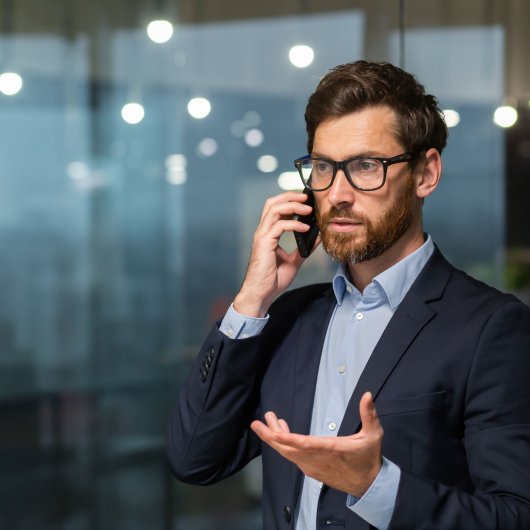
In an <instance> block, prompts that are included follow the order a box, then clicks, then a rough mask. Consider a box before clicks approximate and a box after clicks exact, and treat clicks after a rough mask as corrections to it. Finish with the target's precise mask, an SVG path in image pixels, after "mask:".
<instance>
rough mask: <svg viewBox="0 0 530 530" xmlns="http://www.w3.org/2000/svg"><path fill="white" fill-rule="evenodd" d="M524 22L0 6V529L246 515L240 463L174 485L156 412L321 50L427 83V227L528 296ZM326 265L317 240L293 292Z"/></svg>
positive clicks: (489, 0) (248, 224) (461, 11)
mask: <svg viewBox="0 0 530 530" xmlns="http://www.w3.org/2000/svg"><path fill="white" fill-rule="evenodd" d="M529 21H530V4H529V3H528V2H526V1H525V0H463V1H462V0H350V1H346V0H281V1H280V0H272V1H267V2H244V1H243V0H223V1H219V0H106V1H105V2H103V1H102V0H94V1H91V2H81V1H80V0H48V1H46V2H42V1H39V0H1V1H0V125H1V127H0V252H1V266H0V286H1V291H0V292H1V302H0V419H1V421H0V469H1V470H2V471H1V473H0V529H6V530H15V529H23V530H29V529H31V530H62V529H64V530H100V529H101V530H110V529H112V530H137V529H138V530H140V529H141V530H158V529H160V530H162V529H164V530H177V529H178V530H217V529H219V530H222V529H226V528H230V529H232V530H238V529H245V530H253V529H259V528H260V527H261V520H260V487H261V484H260V466H259V461H257V462H254V463H253V464H252V465H250V466H249V467H248V468H247V469H245V470H244V471H243V472H241V473H240V474H238V475H236V476H234V477H232V478H230V479H229V480H227V481H225V482H224V483H222V484H219V485H216V486H212V487H208V488H201V487H193V486H186V485H183V484H179V483H177V482H176V481H175V480H174V479H172V477H171V475H170V472H169V470H168V466H167V464H166V461H165V456H164V443H165V440H164V437H165V435H164V433H165V422H166V418H167V416H168V413H169V410H170V407H171V405H172V403H173V402H174V401H175V400H176V398H177V396H178V390H179V386H180V384H181V382H182V380H183V378H184V377H185V376H186V375H187V373H188V371H189V367H190V363H191V360H192V358H193V357H194V355H195V354H196V352H197V350H198V347H199V345H200V343H201V341H202V338H203V337H204V336H205V333H206V332H207V330H208V329H209V327H210V326H211V324H212V322H214V321H215V320H216V319H217V318H219V317H220V316H221V315H223V314H224V311H225V310H226V308H227V306H228V305H229V303H230V302H231V299H232V297H233V296H234V294H235V293H236V292H237V289H238V287H239V285H240V282H241V280H242V278H243V274H244V271H245V266H246V263H247V260H248V253H249V249H250V243H251V239H252V234H253V230H254V227H255V226H256V223H257V220H258V218H259V215H260V211H261V206H262V204H263V202H264V200H265V198H266V197H268V196H271V195H275V194H277V193H280V192H281V191H282V190H286V189H294V188H300V182H299V178H298V176H297V175H296V174H295V173H294V166H293V163H292V161H293V160H294V159H295V158H297V157H300V156H302V155H304V154H305V127H304V120H303V114H304V108H305V103H306V100H307V97H308V95H309V94H310V93H311V91H312V90H313V88H314V87H315V85H316V83H317V82H318V79H319V78H320V77H321V76H322V75H323V74H324V73H325V72H326V71H327V70H328V69H329V68H331V67H333V66H335V65H337V64H340V63H344V62H348V61H352V60H356V59H368V60H377V61H381V60H383V61H391V62H394V63H395V64H398V65H401V66H403V67H404V68H406V69H407V70H409V71H411V72H412V73H414V74H415V75H416V76H417V77H418V79H420V80H421V81H422V82H423V83H424V84H425V85H426V87H427V89H428V90H429V91H430V92H432V93H434V94H436V95H437V96H438V98H439V101H440V104H441V107H442V108H443V109H444V114H445V118H446V121H447V124H448V125H449V127H450V134H449V144H448V147H447V149H446V152H445V153H444V174H443V181H442V184H441V186H440V188H439V190H438V191H437V193H436V194H435V196H433V197H432V198H429V200H428V201H427V202H426V204H425V208H424V215H425V225H426V228H427V230H428V231H429V232H430V233H431V234H432V236H433V238H434V240H435V241H436V242H437V243H438V244H439V246H440V247H441V248H442V249H443V251H444V253H445V254H446V255H447V256H448V257H449V258H450V259H451V261H452V262H453V263H455V264H457V265H458V266H459V267H461V268H463V269H465V270H466V271H468V272H469V273H471V274H473V275H474V276H476V277H478V278H481V279H483V280H484V281H486V282H488V283H491V284H493V285H496V286H497V287H499V288H501V289H503V290H507V291H510V292H513V293H515V294H516V295H517V296H519V297H520V298H522V299H523V300H525V301H526V302H527V303H528V302H529V300H530V225H529V222H528V217H527V212H528V210H529V207H530V200H529V197H530V106H529V105H530V102H529V100H530V67H529V66H530V65H529V64H528V56H527V51H528V49H529V48H530V42H529V39H530V36H529V33H528V31H527V26H528V22H529ZM284 244H285V246H286V247H288V248H289V247H290V248H294V246H293V245H294V243H293V240H292V239H290V238H288V237H287V238H286V239H285V241H284ZM332 270H333V267H332V264H331V263H330V261H329V259H328V258H327V257H326V256H325V255H324V254H323V252H321V251H318V252H317V253H316V255H314V256H313V257H312V258H311V260H309V261H308V262H307V263H306V265H305V266H304V267H303V269H302V271H301V273H300V275H299V277H298V278H297V284H301V283H308V282H313V281H326V280H328V279H329V278H330V275H331V274H332Z"/></svg>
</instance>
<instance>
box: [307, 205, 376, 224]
mask: <svg viewBox="0 0 530 530" xmlns="http://www.w3.org/2000/svg"><path fill="white" fill-rule="evenodd" d="M317 215H318V220H319V223H320V225H321V226H322V225H326V224H328V223H329V222H330V221H331V220H332V219H337V218H340V219H348V220H349V221H353V222H354V223H366V222H367V218H366V216H365V215H363V214H360V213H353V212H352V211H351V210H350V209H349V208H339V207H336V206H332V207H331V208H330V210H329V211H328V212H327V213H325V214H321V213H320V212H317Z"/></svg>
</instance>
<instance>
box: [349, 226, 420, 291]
mask: <svg viewBox="0 0 530 530" xmlns="http://www.w3.org/2000/svg"><path fill="white" fill-rule="evenodd" d="M424 243H425V237H424V235H423V231H422V230H420V231H419V232H416V233H415V234H413V235H412V236H409V237H407V236H406V234H405V235H404V236H403V237H402V238H401V239H400V240H399V241H398V242H397V243H396V244H395V245H393V246H392V247H390V248H389V249H388V250H386V251H385V252H383V254H381V255H380V256H378V257H377V258H374V259H371V260H368V261H361V262H360V263H351V264H349V265H348V271H349V273H350V279H351V281H352V283H353V284H354V285H355V287H357V289H359V291H360V292H361V293H362V292H363V291H364V289H365V287H366V286H367V285H369V284H370V283H371V282H372V280H373V279H374V278H375V277H376V276H377V275H378V274H381V273H382V272H384V271H386V270H387V269H389V268H390V267H392V266H394V265H395V264H396V263H399V262H400V261H401V260H402V259H404V258H406V257H407V256H409V255H410V254H412V253H413V252H415V251H416V250H418V249H419V248H420V247H421V246H422V245H423V244H424Z"/></svg>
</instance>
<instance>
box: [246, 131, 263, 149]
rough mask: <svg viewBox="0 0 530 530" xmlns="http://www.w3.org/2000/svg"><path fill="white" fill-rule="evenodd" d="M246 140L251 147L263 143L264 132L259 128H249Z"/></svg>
mask: <svg viewBox="0 0 530 530" xmlns="http://www.w3.org/2000/svg"><path fill="white" fill-rule="evenodd" d="M245 142H246V143H247V145H248V146H250V147H258V146H259V145H261V144H262V143H263V133H262V132H261V131H260V130H259V129H249V130H248V131H247V132H246V133H245Z"/></svg>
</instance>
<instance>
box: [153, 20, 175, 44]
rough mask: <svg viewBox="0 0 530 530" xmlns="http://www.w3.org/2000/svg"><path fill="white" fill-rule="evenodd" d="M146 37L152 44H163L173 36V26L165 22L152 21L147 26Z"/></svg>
mask: <svg viewBox="0 0 530 530" xmlns="http://www.w3.org/2000/svg"><path fill="white" fill-rule="evenodd" d="M147 35H148V36H149V38H150V39H151V40H152V41H153V42H156V43H157V44H163V43H164V42H167V41H168V40H169V39H170V38H171V37H172V36H173V24H171V22H169V21H167V20H153V21H151V22H149V24H148V25H147Z"/></svg>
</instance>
